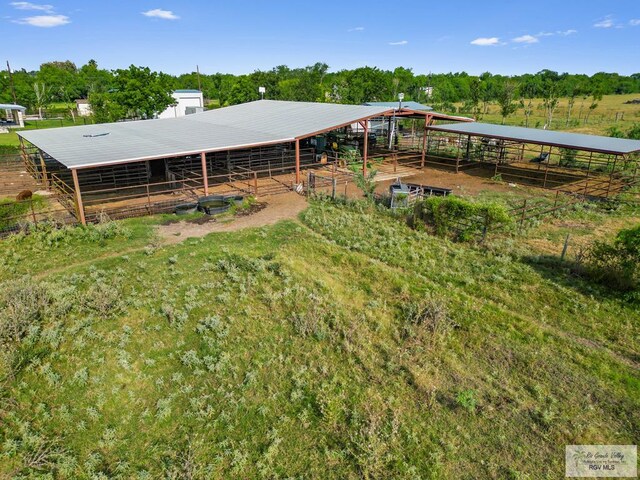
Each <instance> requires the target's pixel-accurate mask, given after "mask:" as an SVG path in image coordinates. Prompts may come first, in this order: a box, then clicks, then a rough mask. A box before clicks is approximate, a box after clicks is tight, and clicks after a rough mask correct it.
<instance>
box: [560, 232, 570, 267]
mask: <svg viewBox="0 0 640 480" xmlns="http://www.w3.org/2000/svg"><path fill="white" fill-rule="evenodd" d="M567 248H569V234H568V233H567V236H566V238H565V239H564V246H563V247H562V255H560V261H564V257H565V255H566V254H567Z"/></svg>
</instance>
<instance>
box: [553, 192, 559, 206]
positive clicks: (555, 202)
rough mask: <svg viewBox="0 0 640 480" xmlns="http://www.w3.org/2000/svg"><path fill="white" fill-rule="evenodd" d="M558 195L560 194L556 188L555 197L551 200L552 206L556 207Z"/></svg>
mask: <svg viewBox="0 0 640 480" xmlns="http://www.w3.org/2000/svg"><path fill="white" fill-rule="evenodd" d="M558 195H560V190H556V198H555V200H554V201H553V208H554V209H555V208H557V207H558Z"/></svg>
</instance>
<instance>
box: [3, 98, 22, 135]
mask: <svg viewBox="0 0 640 480" xmlns="http://www.w3.org/2000/svg"><path fill="white" fill-rule="evenodd" d="M25 111H26V108H25V107H23V106H22V105H16V104H15V103H0V128H2V129H3V131H8V129H9V128H24V112H25Z"/></svg>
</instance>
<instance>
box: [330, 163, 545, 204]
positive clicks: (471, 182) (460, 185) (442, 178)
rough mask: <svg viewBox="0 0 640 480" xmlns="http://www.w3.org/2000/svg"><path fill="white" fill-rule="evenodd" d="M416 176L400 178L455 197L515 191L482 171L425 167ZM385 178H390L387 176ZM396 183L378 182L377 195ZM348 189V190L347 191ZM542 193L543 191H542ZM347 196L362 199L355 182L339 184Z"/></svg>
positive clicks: (339, 193) (417, 170)
mask: <svg viewBox="0 0 640 480" xmlns="http://www.w3.org/2000/svg"><path fill="white" fill-rule="evenodd" d="M413 170H414V171H415V174H413V175H407V169H406V168H403V169H402V172H401V175H399V176H400V178H401V180H402V181H403V182H405V183H417V184H420V185H429V186H432V187H443V188H450V189H451V190H452V193H453V194H455V195H477V194H478V193H480V192H482V191H486V190H491V191H495V192H508V191H511V190H513V188H514V187H513V186H512V185H513V184H511V185H510V184H508V183H506V182H505V183H501V182H494V181H492V180H491V179H490V178H488V176H487V173H486V172H483V171H481V170H478V171H472V172H471V173H467V172H466V171H462V172H460V173H457V174H456V173H455V172H450V171H446V170H440V169H435V168H428V167H425V168H424V169H422V170H420V169H413ZM384 177H385V178H389V177H390V176H389V175H387V174H385V176H384ZM394 182H395V178H394V179H392V180H384V181H381V182H378V184H377V187H376V192H377V193H388V192H389V186H390V185H391V184H392V183H394ZM345 188H346V190H345ZM540 191H541V192H542V190H540ZM345 192H346V195H347V196H348V197H349V198H359V197H362V192H361V191H360V190H359V189H358V187H356V185H355V184H354V183H353V182H349V183H348V184H346V185H345V182H342V183H339V184H338V188H337V193H338V195H344V194H345Z"/></svg>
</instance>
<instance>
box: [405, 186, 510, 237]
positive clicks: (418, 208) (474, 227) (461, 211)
mask: <svg viewBox="0 0 640 480" xmlns="http://www.w3.org/2000/svg"><path fill="white" fill-rule="evenodd" d="M414 208H415V210H414V220H415V221H418V220H420V221H423V222H425V223H426V225H427V226H429V227H430V228H431V229H432V230H433V232H434V233H435V234H436V235H439V236H442V237H448V238H451V239H454V240H461V241H466V240H471V239H473V238H474V237H477V236H479V235H481V234H483V233H484V234H486V232H487V231H488V230H489V229H492V228H493V229H496V228H504V227H507V226H509V225H511V224H512V223H513V219H512V217H511V216H510V215H509V212H508V211H507V209H506V208H505V207H504V206H503V205H501V204H499V203H496V202H472V201H469V200H465V199H463V198H460V197H457V196H455V195H448V196H446V197H429V198H427V199H425V200H423V201H421V202H417V203H416V205H415V207H414Z"/></svg>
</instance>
